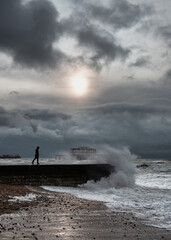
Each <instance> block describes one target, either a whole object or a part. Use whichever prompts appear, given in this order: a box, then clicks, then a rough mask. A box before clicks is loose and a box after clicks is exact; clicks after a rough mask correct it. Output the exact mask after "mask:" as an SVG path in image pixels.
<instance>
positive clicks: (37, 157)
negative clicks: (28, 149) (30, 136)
mask: <svg viewBox="0 0 171 240" xmlns="http://www.w3.org/2000/svg"><path fill="white" fill-rule="evenodd" d="M36 159H37V164H39V146H37V148H36V150H35V157H34V159H33V161H32V164H34V161H35V160H36Z"/></svg>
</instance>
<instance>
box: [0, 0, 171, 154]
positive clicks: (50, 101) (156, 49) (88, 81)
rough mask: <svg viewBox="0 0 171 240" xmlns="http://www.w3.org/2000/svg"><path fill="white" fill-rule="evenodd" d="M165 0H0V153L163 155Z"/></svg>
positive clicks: (169, 18) (170, 81) (170, 45)
mask: <svg viewBox="0 0 171 240" xmlns="http://www.w3.org/2000/svg"><path fill="white" fill-rule="evenodd" d="M170 11H171V1H170V0H162V1H161V0H149V1H145V0H82V1H80V0H15V1H14V0H1V1H0V63H1V64H0V154H7V153H9V154H15V153H19V154H20V155H21V156H22V157H32V156H33V154H34V148H35V147H36V146H37V145H39V146H40V154H41V155H40V156H41V157H53V156H54V154H57V153H60V152H62V151H68V152H69V149H70V148H71V147H77V146H94V147H96V148H97V150H98V149H99V148H100V146H101V145H104V144H107V145H110V146H113V147H120V146H127V147H129V149H130V150H131V152H132V153H134V154H137V155H138V156H141V157H143V158H170V157H171V107H170V106H171V94H170V93H171V60H170V51H171V15H170Z"/></svg>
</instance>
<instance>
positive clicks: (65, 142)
mask: <svg viewBox="0 0 171 240" xmlns="http://www.w3.org/2000/svg"><path fill="white" fill-rule="evenodd" d="M170 77H171V73H170V70H168V71H167V72H166V74H165V75H164V77H163V78H162V79H161V81H160V82H158V83H157V84H156V83H153V82H151V83H149V85H148V87H147V85H146V84H141V85H140V84H138V83H135V82H134V84H130V83H129V84H127V85H126V84H125V85H124V86H123V85H122V84H121V85H120V86H115V87H110V88H107V89H106V90H104V89H103V91H102V92H101V93H100V96H98V97H96V98H94V99H93V102H94V104H93V106H91V105H89V107H84V108H80V109H78V110H77V112H76V113H71V114H65V113H62V112H57V111H56V110H53V111H52V110H51V111H50V110H48V109H41V110H40V109H28V110H24V111H21V110H20V111H17V110H16V111H7V110H5V109H4V108H2V107H1V108H0V124H1V127H0V133H1V140H0V141H1V149H2V148H3V147H4V146H5V139H6V138H10V139H11V138H12V139H17V141H22V142H20V144H21V145H22V144H24V143H25V142H27V141H29V142H30V143H31V142H32V141H33V142H34V143H35V144H40V145H41V144H42V146H44V148H45V149H46V150H47V152H46V153H44V154H45V155H46V156H47V155H48V154H50V152H52V151H59V150H64V149H66V150H68V149H69V148H70V147H72V146H73V147H74V146H78V145H91V144H93V145H96V146H97V147H98V145H99V144H104V143H105V144H109V145H111V146H116V145H118V146H123V145H125V146H129V147H130V148H131V150H132V151H133V152H134V153H136V154H138V155H141V156H143V157H155V156H156V154H157V156H158V157H169V154H171V151H170V146H169V143H170V142H171V125H170V122H171V110H170V104H171V97H170V87H171V82H170V81H169V80H170ZM117 93H118V95H117ZM125 98H127V101H125ZM4 129H5V130H4ZM3 136H5V137H4V138H3ZM8 136H9V137H8ZM159 136H160V137H159ZM28 139H29V140H28ZM45 143H46V146H45ZM16 144H17V143H16ZM54 144H56V147H55V146H54ZM14 145H15V143H14ZM52 146H53V147H52ZM23 149H24V146H23ZM156 149H157V150H156ZM26 152H27V150H26ZM26 152H24V151H23V154H26Z"/></svg>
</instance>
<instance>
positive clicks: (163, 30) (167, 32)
mask: <svg viewBox="0 0 171 240" xmlns="http://www.w3.org/2000/svg"><path fill="white" fill-rule="evenodd" d="M156 34H157V35H160V36H161V37H162V38H163V39H164V40H165V41H166V43H167V44H168V46H169V47H171V25H166V26H161V27H159V28H158V29H157V31H156Z"/></svg>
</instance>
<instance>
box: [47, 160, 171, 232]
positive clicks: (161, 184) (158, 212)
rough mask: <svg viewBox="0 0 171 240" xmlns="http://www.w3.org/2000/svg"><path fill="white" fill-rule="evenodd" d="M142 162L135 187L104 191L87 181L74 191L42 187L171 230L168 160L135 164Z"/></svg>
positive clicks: (170, 167)
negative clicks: (99, 203)
mask: <svg viewBox="0 0 171 240" xmlns="http://www.w3.org/2000/svg"><path fill="white" fill-rule="evenodd" d="M144 163H146V164H147V165H148V167H145V168H144V167H140V168H138V169H137V171H136V174H135V185H134V186H129V187H120V188H116V187H111V186H110V187H109V188H106V186H105V187H103V184H102V187H100V185H101V184H100V182H99V183H93V182H88V183H87V184H85V185H82V186H79V187H77V188H69V187H68V188H67V187H47V186H46V187H44V188H45V189H48V190H51V191H56V192H66V193H71V194H74V195H75V196H77V197H79V198H84V199H88V200H97V201H102V202H104V203H105V205H106V206H107V207H108V208H109V209H110V210H111V211H115V212H127V213H132V214H133V215H134V216H136V217H138V218H139V219H141V220H142V221H143V222H145V223H146V224H148V225H151V226H155V227H161V228H166V229H170V230H171V161H169V160H163V159H161V160H157V161H156V160H150V159H149V160H143V159H141V160H137V161H136V164H137V165H143V164H144ZM106 181H107V180H106Z"/></svg>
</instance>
